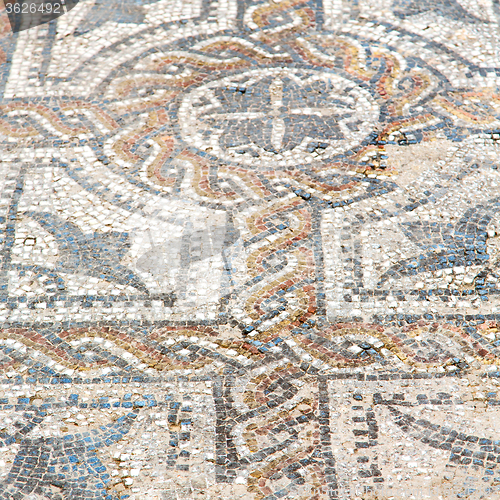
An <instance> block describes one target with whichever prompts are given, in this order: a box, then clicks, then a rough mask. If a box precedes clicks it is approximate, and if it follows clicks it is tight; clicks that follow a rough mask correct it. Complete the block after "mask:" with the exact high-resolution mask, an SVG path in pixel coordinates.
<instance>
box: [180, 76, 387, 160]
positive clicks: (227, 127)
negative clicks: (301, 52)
mask: <svg viewBox="0 0 500 500" xmlns="http://www.w3.org/2000/svg"><path fill="white" fill-rule="evenodd" d="M378 117H379V107H378V105H377V103H376V102H375V101H374V99H373V98H372V96H371V95H370V93H369V92H368V91H367V90H365V89H363V88H361V87H360V86H359V85H357V84H356V83H354V82H352V81H350V80H348V79H346V78H343V77H341V76H339V75H336V74H333V73H330V72H326V71H311V70H302V69H295V68H267V69H256V70H252V71H247V72H244V73H240V74H237V75H231V76H227V77H225V78H221V79H220V80H215V81H212V82H210V83H206V84H205V85H202V86H200V87H197V88H195V89H194V90H192V91H191V92H189V93H188V94H187V95H186V96H185V98H184V99H183V101H182V103H181V105H180V108H179V124H180V128H181V135H182V138H183V139H184V141H185V142H186V143H188V144H189V145H191V146H195V147H197V148H199V149H201V150H203V151H206V152H209V153H211V154H213V155H215V156H217V157H219V158H221V159H224V160H229V161H234V162H237V163H241V164H245V165H253V166H273V165H276V164H278V165H280V166H291V165H297V164H301V163H310V162H312V161H314V160H326V159H328V158H331V157H333V156H335V155H337V154H340V153H343V152H345V151H346V150H348V149H350V148H352V147H354V146H356V145H358V144H359V143H360V142H361V141H362V139H363V138H364V137H366V135H367V130H369V131H371V130H373V127H374V125H375V124H376V123H377V122H378Z"/></svg>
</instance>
